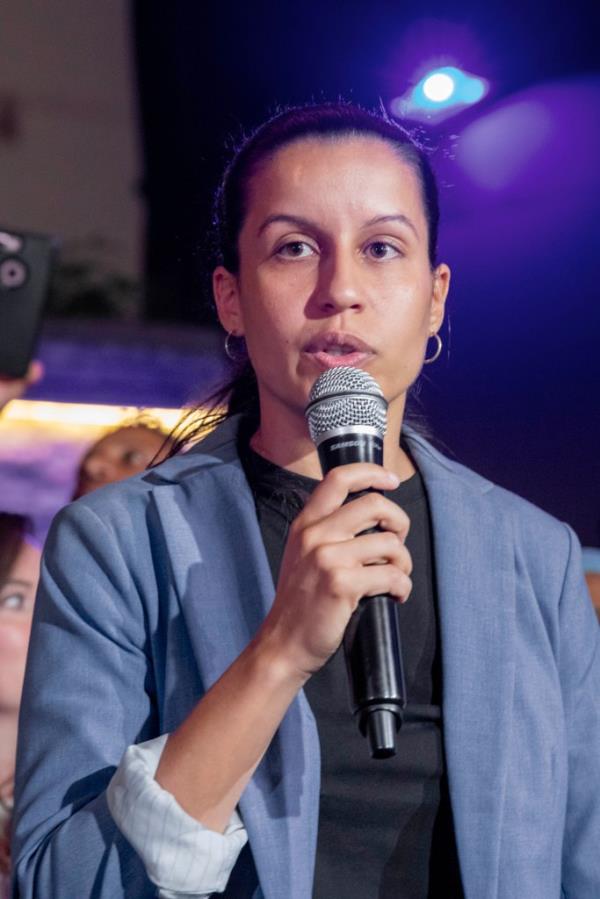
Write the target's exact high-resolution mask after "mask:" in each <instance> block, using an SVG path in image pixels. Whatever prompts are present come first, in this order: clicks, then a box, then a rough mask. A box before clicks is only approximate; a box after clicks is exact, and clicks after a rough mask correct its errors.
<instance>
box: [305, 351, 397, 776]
mask: <svg viewBox="0 0 600 899" xmlns="http://www.w3.org/2000/svg"><path fill="white" fill-rule="evenodd" d="M387 405H388V404H387V401H386V399H385V397H384V396H383V392H382V390H381V387H380V386H379V384H378V383H377V381H375V380H374V378H372V377H371V376H370V375H369V374H367V372H365V371H362V369H360V368H351V367H350V366H347V365H340V366H336V367H334V368H330V369H327V371H325V372H323V374H322V375H320V376H319V377H318V378H317V380H316V381H315V383H314V385H313V388H312V390H311V392H310V397H309V402H308V405H307V407H306V410H305V415H306V419H307V421H308V429H309V432H310V436H311V439H312V441H313V443H315V445H316V447H317V451H318V453H319V460H320V462H321V468H322V470H323V474H327V472H328V471H330V470H331V469H332V468H335V467H336V466H337V465H348V464H350V463H352V462H374V463H375V464H376V465H383V437H384V435H385V431H386V427H387ZM365 492H367V491H365ZM362 495H363V493H362V492H360V493H354V494H351V496H349V497H348V499H349V500H352V499H356V498H357V497H359V496H362ZM376 530H379V528H373V529H370V530H368V531H365V532H364V533H372V532H373V531H376ZM343 642H344V654H345V657H346V668H347V671H348V682H349V686H350V702H351V707H352V712H353V714H354V715H355V716H356V718H357V719H358V726H359V729H360V732H361V733H362V735H363V736H366V737H367V739H368V742H369V747H370V751H371V757H372V758H374V759H380V758H389V757H390V756H392V755H395V754H396V733H397V731H398V730H399V729H400V727H401V725H402V715H403V710H404V708H405V706H406V687H405V681H404V671H403V668H402V650H401V644H400V627H399V621H398V606H397V603H396V601H395V600H394V599H393V598H392V597H391V596H389V595H381V596H365V597H363V598H362V599H361V600H360V602H359V604H358V607H357V608H356V610H355V612H354V613H353V615H352V617H351V619H350V621H349V622H348V626H347V628H346V632H345V634H344V641H343Z"/></svg>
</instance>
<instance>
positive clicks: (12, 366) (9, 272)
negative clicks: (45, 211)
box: [0, 227, 55, 402]
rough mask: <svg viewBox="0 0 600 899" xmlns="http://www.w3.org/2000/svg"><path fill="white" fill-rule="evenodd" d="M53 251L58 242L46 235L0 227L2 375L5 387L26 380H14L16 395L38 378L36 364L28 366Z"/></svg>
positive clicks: (40, 317) (0, 390)
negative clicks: (10, 383)
mask: <svg viewBox="0 0 600 899" xmlns="http://www.w3.org/2000/svg"><path fill="white" fill-rule="evenodd" d="M54 251H55V242H54V240H53V238H51V237H49V236H47V235H44V234H31V233H26V232H16V231H12V230H9V229H6V228H1V227H0V378H2V379H3V387H5V386H6V381H7V379H8V380H9V381H13V382H20V381H22V382H23V383H22V384H21V385H20V386H19V384H17V383H13V388H14V390H16V391H17V393H16V395H17V396H18V395H19V394H20V393H22V392H23V390H24V389H25V387H27V386H28V385H29V384H30V383H33V380H38V379H39V376H38V377H37V378H36V371H37V369H36V367H35V366H34V368H33V370H32V371H30V368H29V367H30V362H31V359H32V356H33V351H34V348H35V343H36V340H37V337H38V333H39V329H40V325H41V321H42V315H43V311H44V306H45V303H46V299H47V296H48V286H49V282H50V274H51V271H52V261H53V256H54ZM32 379H33V380H32ZM9 398H10V399H14V396H10V397H9ZM1 399H2V389H0V402H1ZM6 402H8V400H6Z"/></svg>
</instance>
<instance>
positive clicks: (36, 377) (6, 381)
mask: <svg viewBox="0 0 600 899" xmlns="http://www.w3.org/2000/svg"><path fill="white" fill-rule="evenodd" d="M43 376H44V366H43V365H42V363H41V362H39V361H38V360H37V359H34V361H33V362H31V363H30V365H29V368H28V369H27V374H26V375H25V377H23V378H10V377H7V376H6V375H0V410H1V409H3V408H4V406H6V404H7V403H9V402H10V401H11V400H16V399H18V398H19V397H21V396H23V394H24V393H25V391H26V390H27V388H28V387H31V385H32V384H37V382H38V381H40V380H41V379H42V378H43Z"/></svg>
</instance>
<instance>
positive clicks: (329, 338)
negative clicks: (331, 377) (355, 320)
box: [303, 331, 375, 368]
mask: <svg viewBox="0 0 600 899" xmlns="http://www.w3.org/2000/svg"><path fill="white" fill-rule="evenodd" d="M303 352H304V353H305V354H306V355H307V356H310V357H311V359H312V360H313V361H314V362H315V363H317V365H318V366H319V367H320V368H333V367H334V366H336V365H352V366H355V367H356V366H359V365H360V364H361V363H363V362H365V360H366V359H368V358H369V357H370V356H373V355H374V352H375V351H374V350H373V348H372V347H370V346H369V345H368V344H367V343H365V341H364V340H361V339H360V337H356V335H354V334H347V333H345V332H342V331H327V332H325V333H324V334H318V335H316V336H315V337H313V338H312V340H310V341H309V342H308V343H307V344H306V345H305V347H304V349H303Z"/></svg>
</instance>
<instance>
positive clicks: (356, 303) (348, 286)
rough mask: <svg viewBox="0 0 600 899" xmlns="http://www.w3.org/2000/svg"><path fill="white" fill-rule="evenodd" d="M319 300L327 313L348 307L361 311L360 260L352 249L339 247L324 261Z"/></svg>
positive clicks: (320, 273)
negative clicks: (355, 256) (354, 255)
mask: <svg viewBox="0 0 600 899" xmlns="http://www.w3.org/2000/svg"><path fill="white" fill-rule="evenodd" d="M319 275H320V277H319V284H318V292H317V302H318V305H319V309H320V310H321V312H322V313H324V314H326V315H333V314H335V313H337V312H343V311H345V310H347V309H352V310H356V311H360V310H361V309H362V308H363V306H364V295H363V290H362V286H361V274H360V269H359V262H358V260H357V259H355V258H354V257H353V254H352V252H351V251H350V250H347V249H341V248H340V249H338V250H336V251H335V252H332V253H330V254H328V255H327V256H326V257H325V258H324V259H323V261H322V263H321V267H320V272H319Z"/></svg>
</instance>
